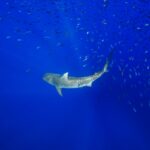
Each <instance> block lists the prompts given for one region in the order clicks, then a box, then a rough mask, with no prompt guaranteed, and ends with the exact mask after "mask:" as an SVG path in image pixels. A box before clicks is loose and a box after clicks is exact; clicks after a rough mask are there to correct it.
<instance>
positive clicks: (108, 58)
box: [103, 49, 114, 73]
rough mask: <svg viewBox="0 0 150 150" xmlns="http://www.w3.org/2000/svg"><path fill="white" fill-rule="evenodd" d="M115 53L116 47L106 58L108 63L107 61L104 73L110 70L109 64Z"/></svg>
mask: <svg viewBox="0 0 150 150" xmlns="http://www.w3.org/2000/svg"><path fill="white" fill-rule="evenodd" d="M113 53H114V49H112V50H111V51H110V52H109V55H108V57H107V59H106V63H105V65H104V68H103V73H105V72H108V66H109V65H110V63H111V60H112V56H113Z"/></svg>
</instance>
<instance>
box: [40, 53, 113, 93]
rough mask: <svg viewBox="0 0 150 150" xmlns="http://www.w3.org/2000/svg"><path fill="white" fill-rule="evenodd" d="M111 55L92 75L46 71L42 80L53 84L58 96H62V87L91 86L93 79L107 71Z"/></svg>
mask: <svg viewBox="0 0 150 150" xmlns="http://www.w3.org/2000/svg"><path fill="white" fill-rule="evenodd" d="M111 56H112V52H111V53H110V54H109V56H108V58H107V60H106V63H105V65H104V67H103V69H102V70H101V71H99V72H96V73H94V74H93V75H90V76H85V77H72V76H69V75H68V72H66V73H64V74H63V75H61V74H55V73H46V74H44V76H43V80H44V81H46V82H47V83H49V84H51V85H53V86H55V88H56V90H57V92H58V94H59V95H60V96H62V89H63V88H82V87H91V86H92V83H93V82H94V81H95V80H97V79H98V78H100V77H101V76H102V75H103V74H104V73H106V72H107V69H108V65H109V62H110V58H111Z"/></svg>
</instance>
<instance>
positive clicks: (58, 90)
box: [56, 86, 63, 96]
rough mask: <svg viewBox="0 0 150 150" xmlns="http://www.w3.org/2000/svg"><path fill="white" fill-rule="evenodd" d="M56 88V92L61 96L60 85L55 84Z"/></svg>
mask: <svg viewBox="0 0 150 150" xmlns="http://www.w3.org/2000/svg"><path fill="white" fill-rule="evenodd" d="M56 90H57V92H58V94H59V95H60V96H63V95H62V89H61V88H60V87H57V86H56Z"/></svg>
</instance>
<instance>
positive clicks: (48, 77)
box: [43, 73, 55, 85]
mask: <svg viewBox="0 0 150 150" xmlns="http://www.w3.org/2000/svg"><path fill="white" fill-rule="evenodd" d="M54 78H55V75H54V74H53V73H46V74H44V76H43V80H44V81H46V82H47V83H49V84H51V85H54Z"/></svg>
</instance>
